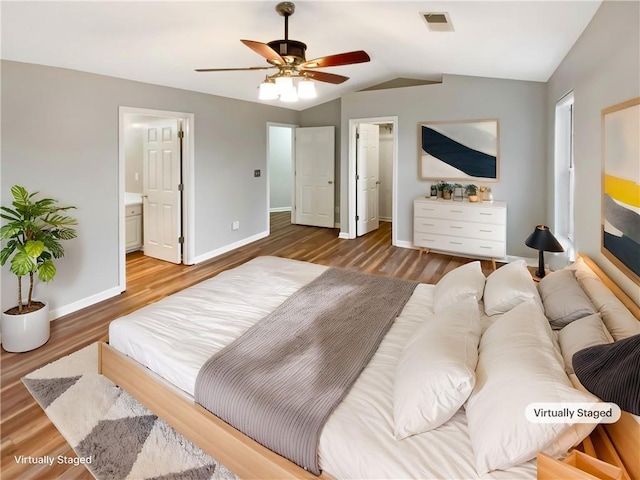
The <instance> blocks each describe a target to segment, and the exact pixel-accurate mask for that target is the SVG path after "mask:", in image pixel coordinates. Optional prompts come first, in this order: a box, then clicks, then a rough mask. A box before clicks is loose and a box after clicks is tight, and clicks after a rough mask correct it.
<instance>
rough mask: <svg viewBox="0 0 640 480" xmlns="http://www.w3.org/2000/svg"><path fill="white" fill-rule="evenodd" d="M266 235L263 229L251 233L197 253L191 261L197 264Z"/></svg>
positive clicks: (267, 234) (267, 233)
mask: <svg viewBox="0 0 640 480" xmlns="http://www.w3.org/2000/svg"><path fill="white" fill-rule="evenodd" d="M268 236H269V232H268V231H264V232H260V233H257V234H255V235H252V236H251V237H247V238H243V239H242V240H238V241H237V242H234V243H230V244H229V245H225V246H224V247H220V248H216V249H215V250H211V251H210V252H207V253H203V254H202V255H198V256H197V257H196V258H194V259H193V263H194V264H197V263H201V262H205V261H207V260H210V259H212V258H215V257H217V256H219V255H222V254H223V253H227V252H230V251H231V250H235V249H236V248H240V247H244V246H245V245H248V244H250V243H253V242H256V241H258V240H260V239H262V238H265V237H268Z"/></svg>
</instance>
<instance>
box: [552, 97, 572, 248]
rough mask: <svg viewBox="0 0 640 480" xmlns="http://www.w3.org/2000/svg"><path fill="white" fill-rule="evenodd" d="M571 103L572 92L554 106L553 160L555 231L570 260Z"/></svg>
mask: <svg viewBox="0 0 640 480" xmlns="http://www.w3.org/2000/svg"><path fill="white" fill-rule="evenodd" d="M573 104H574V100H573V92H570V93H568V94H567V95H565V96H564V97H562V98H561V99H560V100H559V101H558V103H556V130H555V157H554V173H555V175H554V177H555V182H554V193H555V195H554V198H555V205H554V213H555V227H554V231H555V234H556V236H557V237H558V239H559V240H560V242H561V243H562V244H563V245H564V246H565V248H566V250H567V253H568V255H569V259H570V260H573V259H574V258H575V250H574V243H575V221H574V208H575V207H574V193H575V159H574V156H573Z"/></svg>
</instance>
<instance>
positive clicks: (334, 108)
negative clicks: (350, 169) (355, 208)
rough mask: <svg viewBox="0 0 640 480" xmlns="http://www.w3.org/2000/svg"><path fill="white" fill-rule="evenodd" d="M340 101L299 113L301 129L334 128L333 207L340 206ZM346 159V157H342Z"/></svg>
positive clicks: (337, 218) (338, 217)
mask: <svg viewBox="0 0 640 480" xmlns="http://www.w3.org/2000/svg"><path fill="white" fill-rule="evenodd" d="M341 109H342V107H341V99H339V98H338V99H336V100H332V101H330V102H327V103H323V104H321V105H317V106H315V107H312V108H308V109H307V110H303V111H302V112H300V126H301V127H328V126H331V125H333V126H334V127H336V130H335V134H336V138H335V145H336V168H335V176H336V178H335V180H334V181H335V186H336V188H335V190H334V191H335V205H336V207H338V206H339V205H340V192H341V190H342V189H341V187H340V177H341V166H340V162H341V146H340V135H341V130H340V129H341V127H340V122H341ZM344 158H346V157H344ZM335 221H336V222H340V213H339V212H336V216H335Z"/></svg>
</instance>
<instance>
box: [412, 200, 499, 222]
mask: <svg viewBox="0 0 640 480" xmlns="http://www.w3.org/2000/svg"><path fill="white" fill-rule="evenodd" d="M414 216H415V217H416V220H417V219H418V218H419V217H420V218H442V219H446V220H458V221H462V222H477V223H490V224H494V225H506V223H507V210H506V209H505V208H501V207H494V206H490V205H487V206H481V205H477V204H469V203H463V202H460V203H457V202H454V201H452V200H450V201H443V202H436V201H433V200H430V201H415V202H414Z"/></svg>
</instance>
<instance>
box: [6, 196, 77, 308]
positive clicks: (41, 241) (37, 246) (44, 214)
mask: <svg viewBox="0 0 640 480" xmlns="http://www.w3.org/2000/svg"><path fill="white" fill-rule="evenodd" d="M11 194H12V195H13V202H12V204H11V205H12V207H13V208H9V207H0V209H1V210H2V213H0V217H2V218H4V219H5V220H8V222H7V223H6V224H5V225H3V226H2V227H1V228H0V240H7V243H6V245H5V247H4V248H3V249H2V250H0V265H4V264H5V263H7V261H9V260H10V264H11V272H12V273H13V274H15V275H16V276H17V277H18V310H17V313H19V314H20V313H23V309H30V308H31V305H32V295H33V284H34V276H35V274H37V275H38V278H39V279H40V280H41V281H43V282H48V281H50V280H52V279H53V277H55V275H56V267H55V265H54V264H53V259H54V258H62V257H63V256H64V249H63V248H62V244H61V241H62V240H70V239H72V238H75V237H76V231H75V229H73V228H71V227H70V225H77V224H78V222H77V221H76V220H75V219H74V218H71V217H69V216H67V215H64V214H62V213H63V212H65V211H67V210H71V209H75V208H76V207H61V206H59V205H58V204H57V201H56V200H53V199H51V198H43V199H40V200H36V199H35V198H34V197H35V196H36V195H38V192H34V193H29V192H27V190H25V189H24V187H21V186H19V185H14V186H13V187H11ZM25 275H29V295H28V297H27V304H26V305H23V303H22V277H24V276H25Z"/></svg>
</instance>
